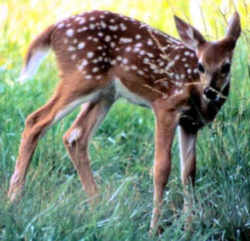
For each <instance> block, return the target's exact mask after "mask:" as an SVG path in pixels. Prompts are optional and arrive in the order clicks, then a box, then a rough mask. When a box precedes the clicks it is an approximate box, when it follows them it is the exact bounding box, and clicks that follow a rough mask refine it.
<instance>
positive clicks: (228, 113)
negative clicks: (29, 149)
mask: <svg viewBox="0 0 250 241" xmlns="http://www.w3.org/2000/svg"><path fill="white" fill-rule="evenodd" d="M7 31H8V28H7V26H6V33H7ZM248 39H249V33H247V31H244V33H243V35H242V37H241V39H240V41H239V43H238V45H237V48H236V53H235V56H234V65H233V68H232V80H231V81H232V88H231V94H230V98H229V100H228V101H227V102H226V104H225V105H224V107H223V109H222V110H221V112H220V113H219V115H218V116H217V119H216V121H215V122H213V123H212V124H210V125H209V126H207V127H206V128H204V129H203V130H202V131H201V132H200V136H199V139H198V144H197V156H198V158H197V159H198V160H197V167H198V172H197V181H196V192H195V197H196V198H195V203H194V207H193V212H194V219H193V223H192V226H193V233H192V234H187V233H185V232H184V231H183V225H184V221H185V216H184V215H183V213H182V204H183V193H182V187H181V183H180V179H179V158H178V147H177V142H176V141H175V142H174V146H173V151H172V154H173V160H172V161H173V167H172V172H171V176H170V179H169V183H168V185H167V188H166V192H165V196H164V201H165V203H164V215H163V216H162V217H161V220H160V222H161V223H162V225H163V226H164V227H165V231H164V233H163V234H162V235H160V236H156V237H150V236H149V235H148V229H149V222H150V217H151V211H152V193H153V185H152V175H151V168H152V163H153V152H154V146H153V135H154V118H153V115H152V113H151V111H150V110H146V109H143V108H140V107H136V106H134V105H131V104H129V103H128V102H126V101H125V100H121V101H119V102H118V103H116V104H115V105H114V106H113V108H112V110H111V112H110V113H109V115H108V116H107V118H106V119H105V121H104V123H103V124H102V126H101V127H100V129H99V130H98V131H97V133H96V135H95V136H94V138H93V140H92V144H91V146H90V155H91V158H92V163H91V164H92V168H93V172H94V176H95V178H96V180H97V183H98V185H99V188H100V202H99V203H98V204H97V205H96V206H95V207H94V208H93V209H91V208H90V207H89V205H88V203H87V200H88V198H87V196H86V195H85V193H84V192H83V191H82V188H81V184H80V181H79V179H78V176H77V175H76V172H75V170H74V168H73V165H72V164H71V162H70V160H69V157H68V156H67V154H66V151H65V149H64V147H63V144H62V135H63V133H64V132H65V131H66V130H67V129H68V128H69V127H70V125H71V123H72V121H73V119H74V118H75V116H76V115H77V112H78V110H76V111H74V113H72V114H71V115H69V116H68V117H66V118H65V119H64V120H62V121H61V122H60V124H58V125H56V126H54V127H52V128H51V129H50V130H49V131H48V133H47V135H46V136H45V137H44V139H42V140H41V141H40V143H39V145H38V148H37V150H36V152H35V154H34V157H33V160H32V164H31V167H30V170H29V174H28V176H27V182H26V187H25V193H24V196H23V199H22V200H21V201H20V202H19V203H18V204H16V205H10V204H9V202H8V200H7V197H6V193H7V189H8V182H9V179H10V176H11V174H12V172H13V168H14V164H15V158H16V156H17V151H18V145H19V142H20V136H21V132H22V130H23V127H24V121H25V118H26V116H27V115H28V114H29V113H31V112H32V111H34V110H35V109H37V108H38V107H40V106H41V105H43V104H44V103H45V102H46V101H47V100H48V98H49V96H50V95H51V93H52V91H53V88H54V86H55V84H56V82H57V80H58V77H57V71H56V68H55V62H54V60H53V57H51V56H50V58H49V61H45V62H44V63H43V64H42V66H41V68H40V69H39V72H38V73H37V75H36V77H35V78H34V80H33V81H31V82H29V83H27V84H25V85H23V86H19V85H17V84H16V83H15V82H14V80H15V79H16V78H17V76H18V73H19V70H20V67H21V62H22V60H21V57H20V54H19V53H20V52H21V51H20V48H22V46H21V45H19V44H18V43H15V42H12V41H7V37H5V36H2V37H1V38H0V53H1V57H4V59H5V60H6V61H5V63H4V64H3V65H2V66H1V67H0V113H1V115H0V240H4V241H7V240H9V241H13V240H25V241H26V240H29V241H30V240H35V241H38V240H46V241H48V240H53V241H55V240H60V241H62V240H65V241H68V240H82V241H94V240H96V241H117V240H122V241H123V240H124V241H125V240H127V241H129V240H131V241H141V240H171V241H174V240H176V241H177V240H178V241H180V240H196V241H197V240H199V241H205V240H209V241H212V240H230V241H235V240H237V241H241V240H242V241H244V240H250V175H249V174H250V134H249V133H250V124H249V119H250V64H249V42H248Z"/></svg>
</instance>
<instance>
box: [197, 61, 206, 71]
mask: <svg viewBox="0 0 250 241" xmlns="http://www.w3.org/2000/svg"><path fill="white" fill-rule="evenodd" d="M198 69H199V71H200V72H201V73H204V72H205V69H204V67H203V65H202V64H201V63H198Z"/></svg>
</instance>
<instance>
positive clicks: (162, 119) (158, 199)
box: [150, 105, 178, 232]
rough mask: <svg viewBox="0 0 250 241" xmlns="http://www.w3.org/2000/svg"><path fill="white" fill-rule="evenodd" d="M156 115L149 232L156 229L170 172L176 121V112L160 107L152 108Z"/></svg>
mask: <svg viewBox="0 0 250 241" xmlns="http://www.w3.org/2000/svg"><path fill="white" fill-rule="evenodd" d="M154 111H155V115H156V131H155V160H154V208H153V213H152V219H151V224H150V232H153V231H154V230H155V229H158V227H157V222H158V220H159V216H160V209H161V205H162V199H163V192H164V187H165V185H166V183H167V181H168V177H169V174H170V170H171V147H172V142H173V138H174V133H175V128H176V125H177V121H178V113H177V112H176V111H173V110H171V111H168V110H164V109H162V108H161V105H156V106H154Z"/></svg>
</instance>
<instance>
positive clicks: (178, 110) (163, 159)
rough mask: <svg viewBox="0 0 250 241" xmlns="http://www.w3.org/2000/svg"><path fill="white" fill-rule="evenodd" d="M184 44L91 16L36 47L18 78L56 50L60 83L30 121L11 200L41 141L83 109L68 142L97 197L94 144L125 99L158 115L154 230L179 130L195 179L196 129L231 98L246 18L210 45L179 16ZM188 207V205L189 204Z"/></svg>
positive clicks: (125, 21) (99, 14)
mask: <svg viewBox="0 0 250 241" xmlns="http://www.w3.org/2000/svg"><path fill="white" fill-rule="evenodd" d="M175 21H176V26H177V30H178V32H179V35H180V37H181V39H182V41H183V42H182V41H180V40H177V39H175V38H173V37H171V36H169V35H167V34H165V33H163V32H160V31H159V30H156V29H153V28H151V27H150V26H148V25H146V24H144V23H141V22H139V21H137V20H134V19H131V18H128V17H124V16H121V15H119V14H115V13H111V12H108V11H92V12H86V13H83V14H80V15H76V16H73V17H70V18H67V19H65V20H63V21H60V22H59V23H57V24H55V25H52V26H50V27H49V28H48V29H47V30H45V31H44V32H43V33H41V34H40V35H39V36H38V37H37V38H36V39H35V40H34V41H33V42H32V44H31V45H30V47H29V50H28V53H27V55H26V59H25V65H24V67H23V70H22V73H21V77H20V79H19V80H20V81H24V80H25V79H27V78H28V77H30V76H31V75H32V74H34V73H35V70H36V69H37V68H38V66H39V63H40V62H41V59H42V57H43V56H44V55H45V54H46V53H47V51H48V50H49V49H50V48H52V50H53V51H54V53H55V56H56V59H57V63H58V68H59V70H60V77H61V80H60V83H59V85H58V87H57V89H56V91H55V93H54V95H53V97H52V98H51V100H50V101H49V102H48V103H47V104H46V105H44V106H43V107H41V108H40V109H38V110H37V111H35V112H34V113H32V114H31V115H29V116H28V118H27V120H26V124H25V129H24V131H23V134H22V139H21V144H20V148H19V154H18V158H17V162H16V166H15V171H14V174H13V175H12V178H11V181H10V187H9V192H8V196H9V198H10V200H11V201H13V200H15V199H16V198H17V197H18V195H19V194H20V193H21V191H22V189H23V186H24V182H25V176H26V174H27V169H28V167H29V164H30V161H31V158H32V154H33V153H34V151H35V148H36V146H37V143H38V140H39V138H41V137H42V136H43V134H44V133H45V131H47V130H48V128H49V127H51V126H52V125H53V124H55V123H56V122H58V121H59V120H61V119H62V118H63V117H64V116H66V115H67V114H68V113H70V112H71V111H72V110H73V109H74V108H76V107H77V106H78V105H80V104H83V103H85V104H84V105H83V107H82V110H81V112H80V114H79V115H78V117H77V118H76V120H75V121H74V123H73V125H72V127H71V128H70V129H69V130H68V131H67V133H66V134H65V136H64V138H63V140H64V144H65V146H66V148H67V151H68V153H69V155H70V157H71V160H72V162H73V164H74V166H75V168H76V170H77V172H78V174H79V176H80V179H81V182H82V185H83V188H84V190H85V191H86V192H87V194H88V195H89V196H92V197H93V196H94V195H96V194H97V186H96V183H95V180H94V178H93V175H92V173H91V168H90V160H89V156H88V145H89V141H90V138H91V136H92V135H93V132H94V130H95V129H96V128H97V127H98V126H99V125H100V123H101V122H102V120H103V119H104V117H105V115H106V114H107V113H108V111H109V109H110V107H111V106H112V104H113V103H114V102H115V101H116V100H117V99H118V98H120V97H125V98H127V99H128V100H130V101H132V102H133V103H135V104H138V105H142V106H145V107H149V108H152V109H153V112H154V114H155V123H156V129H155V160H154V208H153V215H152V220H151V228H155V227H156V224H157V221H158V218H159V215H160V206H161V203H162V198H163V190H164V187H165V185H166V183H167V180H168V177H169V173H170V169H171V146H172V141H173V137H174V134H175V130H176V127H177V126H179V144H180V159H181V180H182V183H183V185H184V187H185V185H187V184H188V183H189V180H191V182H194V179H195V143H196V136H197V132H198V130H199V129H200V128H202V127H203V126H204V125H205V124H206V123H208V122H210V121H212V120H213V119H214V118H215V115H216V114H217V112H218V111H219V109H220V108H221V106H222V105H223V103H224V102H225V100H226V98H227V96H228V94H229V86H230V76H229V72H230V66H231V61H232V56H233V50H234V47H235V44H236V41H237V39H238V37H239V35H240V32H241V27H240V18H239V15H238V13H235V14H234V15H233V16H232V18H231V20H230V21H229V25H228V29H227V32H226V35H225V38H223V39H222V40H219V41H216V42H208V41H206V40H205V39H204V37H203V36H202V34H201V33H200V32H199V31H197V30H196V29H195V28H194V27H192V26H191V25H189V24H187V23H185V22H184V21H182V20H181V19H179V18H178V17H175ZM184 205H185V204H184Z"/></svg>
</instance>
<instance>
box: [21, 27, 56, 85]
mask: <svg viewBox="0 0 250 241" xmlns="http://www.w3.org/2000/svg"><path fill="white" fill-rule="evenodd" d="M53 30H54V25H52V26H50V27H49V28H47V29H46V30H45V31H44V32H43V33H42V34H40V35H38V36H37V37H36V39H34V41H33V42H32V43H31V45H30V47H29V50H28V52H27V54H26V58H25V63H24V66H23V68H22V71H21V74H20V76H19V78H18V80H17V81H18V82H19V83H24V82H26V81H27V80H28V79H30V78H32V77H33V76H34V75H35V74H36V72H37V70H38V68H39V66H40V64H41V63H42V61H43V60H44V58H45V57H46V56H47V54H48V52H49V49H50V47H51V46H50V44H51V35H52V33H53Z"/></svg>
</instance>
